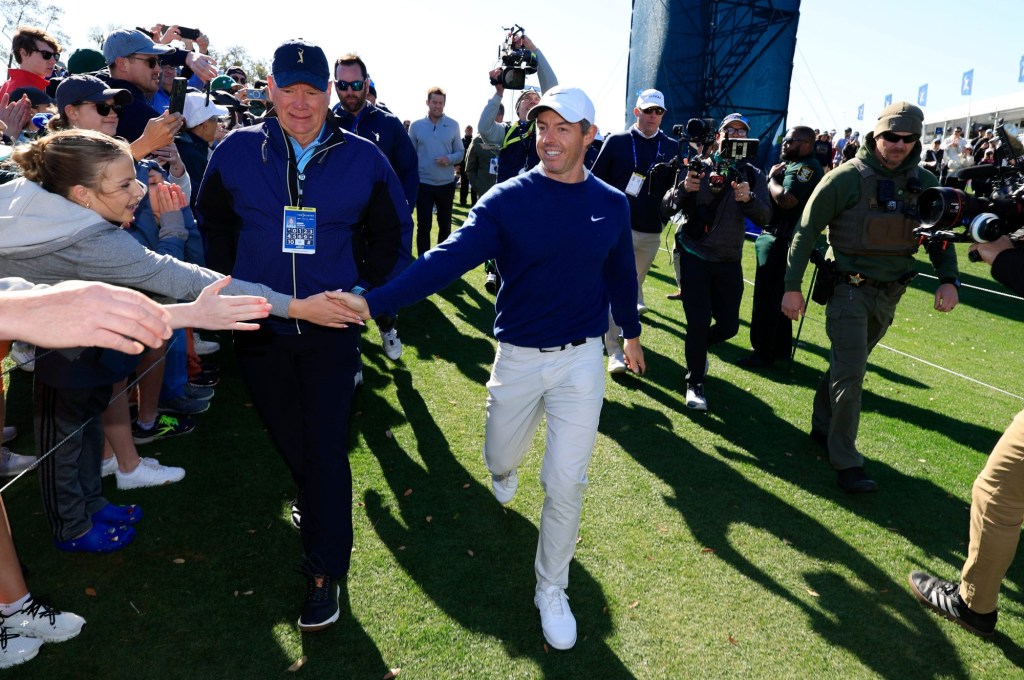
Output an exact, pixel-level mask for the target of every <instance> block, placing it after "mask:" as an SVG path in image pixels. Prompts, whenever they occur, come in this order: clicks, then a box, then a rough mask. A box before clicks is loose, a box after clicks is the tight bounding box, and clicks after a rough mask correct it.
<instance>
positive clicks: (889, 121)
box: [875, 102, 924, 136]
mask: <svg viewBox="0 0 1024 680" xmlns="http://www.w3.org/2000/svg"><path fill="white" fill-rule="evenodd" d="M923 127H924V112H923V111H921V109H919V108H917V107H916V106H914V105H913V104H911V103H909V102H896V103H895V104H890V105H889V106H887V107H885V108H884V109H882V113H880V114H878V122H877V123H876V124H875V136H877V135H880V134H882V133H883V132H885V131H886V130H890V131H892V132H909V133H910V134H913V135H920V134H921V130H922V128H923Z"/></svg>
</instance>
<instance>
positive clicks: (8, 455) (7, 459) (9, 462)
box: [0, 446, 36, 477]
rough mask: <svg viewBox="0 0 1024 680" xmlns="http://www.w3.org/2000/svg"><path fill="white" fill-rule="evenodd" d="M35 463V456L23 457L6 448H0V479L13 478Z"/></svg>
mask: <svg viewBox="0 0 1024 680" xmlns="http://www.w3.org/2000/svg"><path fill="white" fill-rule="evenodd" d="M35 462H36V457H35V456H23V455H21V454H20V453H15V452H14V451H11V450H10V449H9V448H7V447H6V446H3V447H0V477H13V476H14V475H17V474H21V473H22V472H24V471H25V470H27V469H29V468H30V467H31V466H32V464H33V463H35Z"/></svg>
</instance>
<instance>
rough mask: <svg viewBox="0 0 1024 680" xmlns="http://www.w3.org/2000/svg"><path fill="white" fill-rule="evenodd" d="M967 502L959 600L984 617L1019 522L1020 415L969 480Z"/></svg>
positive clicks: (1022, 472) (1022, 512)
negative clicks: (968, 513) (967, 524)
mask: <svg viewBox="0 0 1024 680" xmlns="http://www.w3.org/2000/svg"><path fill="white" fill-rule="evenodd" d="M971 501H972V502H971V542H970V545H969V547H968V550H967V562H966V563H965V564H964V568H963V572H962V574H961V583H960V597H962V598H963V600H964V602H965V603H966V604H967V606H968V607H969V608H970V609H971V610H972V611H975V612H977V613H979V614H987V613H989V612H992V611H995V609H996V599H997V598H998V596H999V586H1000V584H1001V583H1002V580H1003V577H1004V576H1005V575H1006V570H1007V569H1009V568H1010V563H1011V562H1012V561H1013V555H1014V553H1015V552H1016V551H1017V542H1018V541H1019V540H1020V527H1021V522H1022V520H1024V411H1021V412H1020V413H1018V414H1017V416H1016V417H1015V418H1014V419H1013V423H1011V424H1010V427H1008V428H1007V429H1006V431H1005V432H1003V436H1002V437H1000V439H999V442H998V443H997V444H996V446H995V448H994V449H992V453H991V454H990V455H989V457H988V462H987V463H986V464H985V469H983V470H982V471H981V474H979V475H978V478H977V479H976V480H974V491H973V493H972V499H971Z"/></svg>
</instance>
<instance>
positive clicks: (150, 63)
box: [126, 55, 158, 68]
mask: <svg viewBox="0 0 1024 680" xmlns="http://www.w3.org/2000/svg"><path fill="white" fill-rule="evenodd" d="M126 59H134V60H136V61H144V62H146V65H147V66H149V67H150V68H156V64H157V61H158V60H157V58H156V57H136V56H135V55H132V56H130V57H126Z"/></svg>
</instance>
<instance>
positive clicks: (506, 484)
mask: <svg viewBox="0 0 1024 680" xmlns="http://www.w3.org/2000/svg"><path fill="white" fill-rule="evenodd" d="M491 486H492V487H493V488H494V497H495V498H496V499H497V501H498V502H499V503H501V504H502V505H508V504H509V503H511V502H512V499H513V498H515V497H516V489H518V488H519V470H518V469H516V470H512V471H511V472H506V473H505V474H503V475H491Z"/></svg>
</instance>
